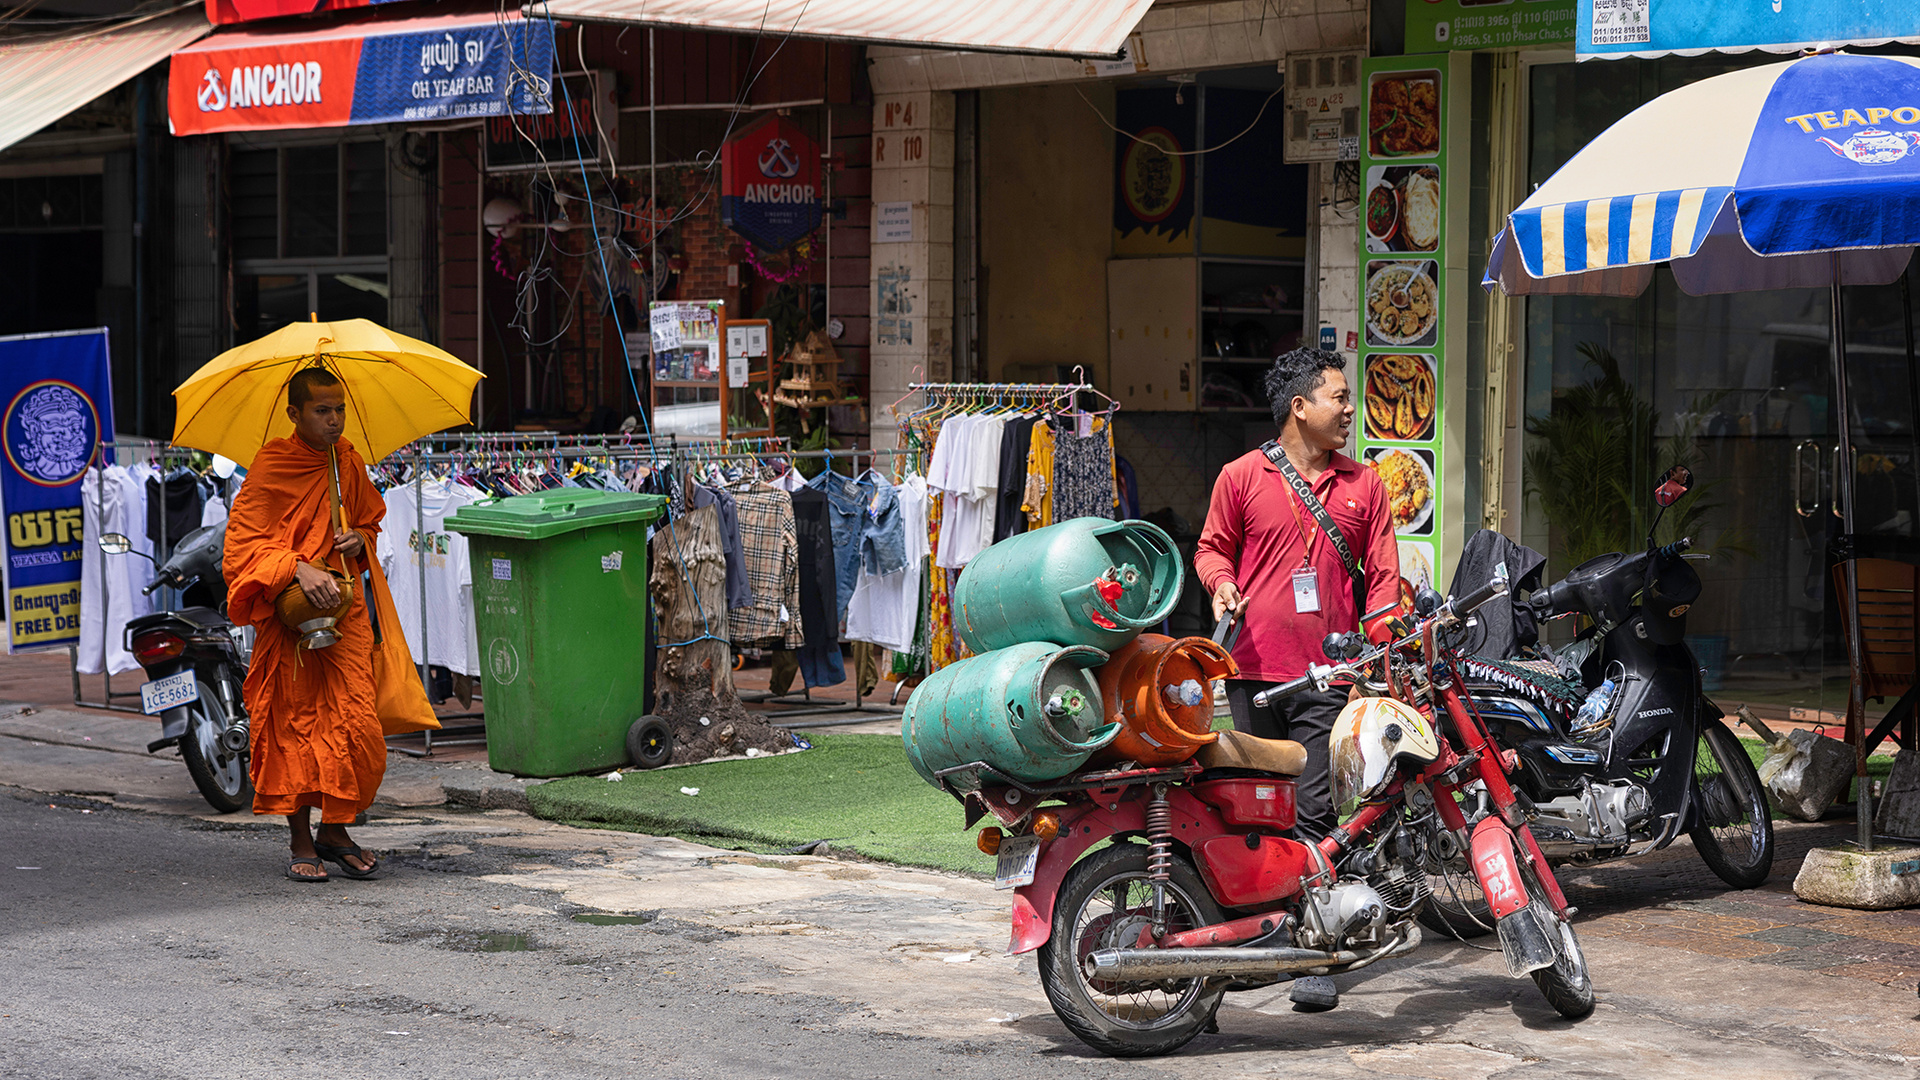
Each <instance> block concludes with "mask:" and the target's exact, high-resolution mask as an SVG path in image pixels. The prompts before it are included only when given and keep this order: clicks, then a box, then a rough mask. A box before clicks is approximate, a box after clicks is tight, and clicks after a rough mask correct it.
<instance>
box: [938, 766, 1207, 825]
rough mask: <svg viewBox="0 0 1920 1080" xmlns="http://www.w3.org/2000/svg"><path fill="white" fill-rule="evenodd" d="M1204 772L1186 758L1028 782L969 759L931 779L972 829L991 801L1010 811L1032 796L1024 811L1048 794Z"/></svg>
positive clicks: (1189, 776)
mask: <svg viewBox="0 0 1920 1080" xmlns="http://www.w3.org/2000/svg"><path fill="white" fill-rule="evenodd" d="M1203 771H1204V770H1203V769H1201V768H1200V766H1199V765H1196V764H1195V763H1193V762H1191V761H1188V762H1183V763H1181V764H1179V765H1171V766H1167V767H1165V768H1153V769H1147V768H1137V767H1136V768H1131V769H1101V770H1096V771H1094V772H1084V773H1075V774H1074V775H1072V776H1066V777H1062V778H1061V779H1059V780H1054V781H1051V782H1048V783H1043V784H1029V783H1027V782H1025V781H1022V780H1017V779H1015V778H1013V777H1011V776H1008V775H1007V774H1005V773H1003V772H1001V771H1000V770H998V769H996V768H994V767H993V766H991V765H989V764H987V763H986V762H984V761H969V762H967V763H966V764H964V765H954V766H952V767H950V768H945V769H940V770H937V771H936V772H935V773H934V774H933V775H934V779H936V780H938V781H940V787H941V789H942V790H944V791H945V792H946V793H947V794H949V795H951V796H953V797H954V798H956V799H958V800H960V803H961V805H963V806H965V807H966V810H967V824H966V827H967V828H969V829H971V828H973V826H974V823H975V822H977V821H979V820H980V819H981V818H982V817H984V816H986V814H987V812H988V810H989V809H990V803H999V804H1001V805H1003V806H1005V807H1007V808H1008V810H1009V811H1013V810H1014V809H1015V807H1017V806H1018V804H1020V803H1021V802H1022V801H1023V796H1030V797H1031V798H1032V804H1031V805H1030V806H1027V807H1024V808H1021V809H1023V810H1030V809H1032V807H1033V806H1038V805H1039V804H1040V803H1041V801H1042V800H1044V799H1046V798H1048V797H1049V796H1054V795H1065V794H1070V793H1073V792H1083V791H1087V790H1089V789H1091V790H1096V791H1117V790H1119V789H1121V788H1127V787H1132V786H1134V785H1137V784H1152V783H1169V784H1177V783H1182V782H1185V781H1188V780H1191V779H1193V778H1194V777H1196V776H1199V775H1200V773H1201V772H1203ZM960 777H970V778H971V779H972V780H973V783H974V786H973V787H970V788H960V787H956V786H955V784H954V783H953V782H952V780H953V779H957V778H960ZM988 777H992V778H993V779H994V780H996V781H999V782H998V783H995V784H988V783H987V778H988ZM994 788H997V789H1000V791H1002V792H1005V791H1008V790H1009V789H1010V790H1011V791H1012V792H1017V793H1018V794H1012V795H1005V794H997V793H993V792H992V791H991V789H994ZM995 816H996V817H1002V816H1003V815H1000V814H996V815H995ZM1018 816H1021V815H1016V820H1017V817H1018Z"/></svg>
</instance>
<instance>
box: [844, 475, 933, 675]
mask: <svg viewBox="0 0 1920 1080" xmlns="http://www.w3.org/2000/svg"><path fill="white" fill-rule="evenodd" d="M927 494H928V492H927V481H926V480H925V479H924V478H922V477H919V476H910V477H908V478H907V479H906V482H905V483H903V484H901V485H900V486H899V487H898V488H896V489H895V496H896V498H897V499H898V502H899V508H900V520H901V524H902V526H903V528H904V532H905V539H906V544H905V550H906V560H907V562H906V566H904V567H903V568H901V569H899V570H897V571H895V572H893V573H891V574H874V573H868V572H867V569H866V567H865V566H864V565H862V567H861V570H860V580H859V582H858V583H857V584H856V585H855V586H854V589H853V598H852V600H851V601H849V602H848V604H847V638H848V639H849V640H852V641H870V642H872V643H874V644H875V645H881V646H884V647H886V648H889V649H892V650H893V651H895V652H900V653H905V652H911V651H912V650H913V644H914V634H915V631H916V629H917V623H918V616H919V614H920V581H921V577H922V573H923V568H924V567H925V566H926V562H927Z"/></svg>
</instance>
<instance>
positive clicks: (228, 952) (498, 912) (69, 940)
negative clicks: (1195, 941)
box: [0, 789, 1166, 1080]
mask: <svg viewBox="0 0 1920 1080" xmlns="http://www.w3.org/2000/svg"><path fill="white" fill-rule="evenodd" d="M285 856H286V849H285V843H284V838H283V834H282V833H281V832H280V831H279V830H269V829H266V828H262V827H258V826H255V825H253V824H252V823H251V822H249V821H246V820H245V819H234V820H233V821H232V823H227V822H222V823H213V822H208V821H204V820H196V819H190V818H177V817H162V816H157V815H147V814H140V813H133V812H127V811H122V810H114V809H111V808H109V807H106V806H104V805H103V804H97V803H92V802H89V801H85V800H81V799H76V798H70V797H49V796H45V795H36V794H33V793H30V792H24V791H20V790H17V789H0V882H4V885H0V942H3V943H4V948H0V1032H4V1035H0V1045H4V1046H5V1047H6V1050H5V1052H4V1054H0V1076H5V1077H32V1078H35V1080H109V1078H111V1080H124V1078H127V1077H141V1078H154V1080H160V1078H176V1077H177V1078H181V1080H210V1078H221V1077H235V1078H239V1077H246V1078H258V1077H263V1076H281V1077H297V1076H302V1075H309V1074H310V1075H313V1076H324V1077H329V1078H332V1077H362V1076H364V1077H382V1078H388V1077H463V1078H464V1077H495V1076H499V1077H508V1076H511V1077H568V1078H578V1077H601V1076H608V1077H612V1076H646V1077H676V1078H677V1077H689V1078H693V1077H726V1078H758V1077H768V1078H771V1077H782V1078H786V1077H821V1078H829V1077H830V1078H843V1077H876V1078H877V1077H902V1078H913V1080H923V1078H925V1077H927V1076H928V1075H929V1074H939V1075H941V1076H943V1077H983V1078H985V1077H991V1078H993V1080H1010V1078H1022V1077H1035V1078H1040V1077H1045V1078H1049V1080H1074V1078H1080V1077H1086V1078H1090V1080H1091V1078H1095V1077H1100V1078H1113V1077H1126V1078H1132V1077H1158V1076H1164V1075H1166V1074H1165V1073H1162V1072H1160V1071H1158V1070H1156V1069H1154V1068H1152V1067H1150V1066H1144V1065H1138V1064H1129V1063H1118V1062H1109V1061H1102V1060H1094V1059H1088V1058H1086V1057H1082V1056H1080V1055H1079V1054H1078V1053H1070V1052H1067V1051H1066V1050H1065V1049H1064V1048H1063V1047H1062V1045H1061V1044H1060V1043H1058V1042H1056V1041H1055V1040H1052V1039H1049V1038H1043V1037H1036V1036H1033V1035H1027V1034H1021V1033H1018V1032H1014V1031H1008V1032H1006V1033H1005V1034H1000V1035H996V1036H995V1037H993V1038H992V1039H991V1040H982V1039H966V1038H960V1039H954V1038H936V1037H919V1036H910V1035H900V1034H897V1033H888V1032H886V1031H884V1030H863V1029H862V1027H861V1026H860V1025H858V1024H857V1023H856V1024H848V1023H846V1021H848V1020H849V1019H850V1018H855V1017H856V1016H857V1014H859V1013H861V1012H862V1011H863V1010H867V1009H870V1008H872V1007H873V1006H874V1004H875V1003H874V1002H873V1001H871V1000H864V991H866V990H869V989H872V988H870V987H862V986H857V985H856V986H847V987H846V988H845V992H844V994H835V995H826V994H796V993H773V994H769V993H760V992H743V991H740V990H737V989H735V988H736V987H739V986H742V985H743V984H753V983H756V982H768V981H772V980H776V979H777V978H778V977H779V974H780V973H779V972H778V971H777V970H775V965H774V964H772V963H769V962H767V961H766V960H762V959H756V958H753V957H743V956H741V955H739V954H738V953H737V952H731V951H728V950H721V949H714V948H712V946H713V944H714V943H715V942H716V941H718V940H720V939H722V938H723V937H725V936H726V932H725V931H722V930H716V929H714V928H713V927H710V926H702V925H698V924H693V923H676V922H674V921H672V920H670V919H662V920H656V921H653V922H651V923H647V924H645V925H637V926H636V925H592V924H587V923H581V922H576V921H573V920H571V919H569V918H556V912H558V913H559V914H560V915H563V916H564V915H569V914H572V913H575V912H577V911H578V910H579V909H578V908H576V907H572V906H571V905H569V904H568V903H567V902H566V901H564V900H562V899H560V898H558V897H557V896H556V894H555V893H553V892H551V891H542V890H534V889H527V888H522V887H518V886H516V885H512V884H505V883H502V882H501V881H500V880H487V878H489V877H494V878H499V877H501V876H502V875H505V874H510V873H511V872H513V871H514V870H515V869H522V868H537V867H552V868H555V869H564V868H565V867H566V866H567V864H568V863H569V861H570V859H573V858H578V859H581V860H584V861H585V862H587V863H593V862H595V861H596V860H597V858H598V857H596V856H594V855H592V854H591V853H587V854H582V855H578V856H569V855H567V854H565V853H559V854H557V853H556V852H554V851H552V850H538V851H532V850H528V851H520V850H515V848H514V846H513V842H512V840H511V838H507V839H505V840H502V839H501V838H498V837H496V838H495V840H494V842H493V843H491V844H488V845H484V846H482V845H473V846H472V847H466V846H461V845H442V846H440V847H438V848H436V847H434V846H433V845H430V844H423V845H420V846H416V847H414V848H412V849H411V850H410V851H407V852H402V853H400V854H398V855H396V856H391V857H390V862H391V872H390V875H389V877H388V878H387V879H385V880H382V881H375V882H359V881H349V880H346V879H344V878H339V877H336V878H335V880H333V881H331V882H329V883H327V884H325V885H301V884H296V883H293V882H290V881H286V880H285V879H283V878H281V877H280V876H279V869H280V867H281V865H282V864H283V863H284V859H285ZM599 861H604V860H599ZM502 946H505V947H507V948H508V950H509V951H489V950H493V949H499V948H500V947H502ZM519 946H526V947H525V948H524V949H517V947H519Z"/></svg>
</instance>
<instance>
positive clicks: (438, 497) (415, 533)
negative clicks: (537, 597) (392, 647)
mask: <svg viewBox="0 0 1920 1080" xmlns="http://www.w3.org/2000/svg"><path fill="white" fill-rule="evenodd" d="M483 497H484V496H483V495H482V494H481V493H480V492H479V491H476V490H474V489H473V488H470V487H467V486H466V485H465V484H457V483H454V482H453V481H452V480H428V481H426V482H425V483H424V484H422V485H421V502H422V503H423V504H424V506H425V508H426V514H425V517H426V530H425V532H426V543H425V545H422V544H421V543H420V539H419V531H420V530H419V525H420V521H419V517H418V515H417V514H416V513H415V509H414V502H413V485H412V484H397V485H395V486H394V487H392V488H390V489H388V491H387V495H386V502H387V516H386V518H385V520H383V521H381V523H380V544H379V549H378V555H379V557H380V568H381V570H382V571H383V572H385V574H386V575H387V585H388V587H389V588H391V589H392V590H393V606H394V608H395V609H396V610H397V611H398V613H399V615H400V628H401V630H402V632H404V633H405V634H406V637H407V649H408V650H409V651H410V652H411V653H412V654H413V662H414V663H416V664H418V663H420V662H421V647H420V645H421V642H422V641H423V640H424V641H425V642H426V662H427V663H429V664H438V665H440V666H441V667H444V668H446V669H447V670H449V671H453V672H457V673H459V674H462V675H478V674H480V643H479V639H478V638H477V636H476V635H475V633H474V624H473V570H472V567H471V565H470V564H469V563H468V561H467V538H466V537H465V536H463V535H461V534H460V533H456V532H448V531H447V529H446V520H447V518H448V517H450V516H452V514H453V512H454V511H456V510H458V509H460V508H461V507H462V506H465V505H467V504H468V503H470V502H473V501H475V500H477V499H480V498H483ZM401 544H405V545H406V551H407V555H406V557H405V558H399V557H397V556H398V555H399V553H400V545H401ZM422 546H425V547H426V548H428V554H427V592H426V596H427V603H426V628H425V632H424V633H423V632H422V629H421V625H420V615H421V605H420V549H421V547H422Z"/></svg>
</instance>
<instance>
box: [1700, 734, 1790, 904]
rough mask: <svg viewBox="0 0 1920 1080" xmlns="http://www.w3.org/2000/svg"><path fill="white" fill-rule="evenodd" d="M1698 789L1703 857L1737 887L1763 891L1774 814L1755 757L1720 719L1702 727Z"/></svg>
mask: <svg viewBox="0 0 1920 1080" xmlns="http://www.w3.org/2000/svg"><path fill="white" fill-rule="evenodd" d="M1693 785H1694V802H1695V812H1696V814H1697V815H1698V819H1699V822H1700V823H1699V824H1698V825H1695V826H1694V828H1693V831H1692V832H1691V833H1689V834H1688V835H1690V836H1692V837H1693V846H1694V848H1695V849H1696V850H1698V851H1699V852H1700V858H1701V859H1703V860H1704V861H1705V862H1706V864H1707V866H1708V867H1709V868H1711V869H1712V870H1713V872H1714V873H1716V874H1718V875H1720V880H1722V881H1724V882H1726V883H1727V884H1729V885H1731V886H1733V887H1734V888H1736V889H1753V888H1758V887H1759V886H1760V885H1761V884H1762V883H1764V882H1765V881H1766V880H1767V875H1768V874H1771V873H1772V872H1773V813H1772V811H1771V810H1769V809H1768V807H1767V793H1766V788H1765V787H1764V786H1762V785H1761V783H1760V773H1759V772H1758V771H1757V770H1756V769H1754V767H1753V759H1752V758H1750V757H1748V756H1747V752H1746V751H1745V750H1744V749H1742V748H1741V746H1740V739H1739V738H1738V737H1737V736H1735V735H1734V733H1733V732H1731V731H1728V730H1727V726H1726V725H1725V724H1723V723H1721V722H1720V721H1718V720H1709V721H1707V722H1706V724H1705V726H1703V727H1702V728H1701V729H1700V747H1699V749H1697V750H1695V751H1694V759H1693Z"/></svg>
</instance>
